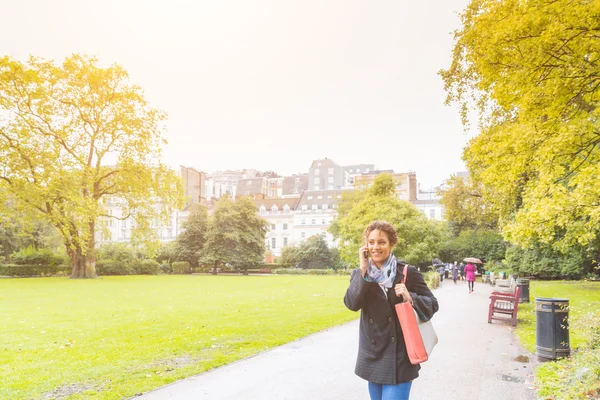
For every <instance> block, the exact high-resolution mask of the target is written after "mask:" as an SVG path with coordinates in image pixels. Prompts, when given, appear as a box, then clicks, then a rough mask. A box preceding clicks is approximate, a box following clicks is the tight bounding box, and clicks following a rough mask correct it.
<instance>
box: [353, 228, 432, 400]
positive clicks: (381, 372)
mask: <svg viewBox="0 0 600 400" xmlns="http://www.w3.org/2000/svg"><path fill="white" fill-rule="evenodd" d="M362 242H363V246H362V247H361V248H360V249H359V254H358V256H359V260H360V261H359V266H360V267H359V268H357V269H355V270H354V271H352V275H351V277H350V286H349V287H348V290H347V291H346V295H345V296H344V304H345V305H346V307H348V309H350V310H352V311H359V310H360V311H361V314H360V326H359V342H358V356H357V360H356V368H355V370H354V372H355V373H356V375H358V376H359V377H361V378H363V379H365V380H367V381H368V388H369V396H370V398H371V400H392V399H393V400H407V399H408V398H409V396H410V389H411V386H412V381H413V380H414V379H415V378H417V377H418V376H419V369H421V367H420V365H419V364H417V365H413V364H411V363H410V361H409V359H408V354H407V351H406V345H405V344H404V336H403V334H402V329H401V328H400V322H399V321H398V315H397V314H396V308H395V305H396V304H398V303H403V302H410V303H411V304H412V305H413V307H414V308H415V309H416V310H417V311H418V313H419V314H422V316H423V317H424V318H425V319H426V320H429V319H431V317H432V316H433V314H434V313H436V312H437V311H438V308H439V305H438V301H437V299H436V298H435V296H434V295H433V293H431V290H429V288H428V287H427V284H426V283H425V280H424V279H423V275H421V273H420V272H419V271H418V270H417V268H415V267H413V266H408V269H407V277H406V284H403V283H401V282H402V279H403V278H404V275H403V272H402V271H403V268H404V264H401V263H399V262H398V261H397V260H396V257H395V256H394V254H392V249H393V248H394V246H395V245H396V243H398V235H397V233H396V230H395V229H394V227H393V226H392V224H390V223H389V222H385V221H374V222H372V223H370V224H369V225H368V226H367V227H366V229H365V230H364V232H363V235H362ZM369 256H370V258H369Z"/></svg>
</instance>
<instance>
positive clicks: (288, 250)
mask: <svg viewBox="0 0 600 400" xmlns="http://www.w3.org/2000/svg"><path fill="white" fill-rule="evenodd" d="M279 263H280V264H282V265H287V266H296V265H299V264H300V248H299V247H296V246H284V247H283V248H282V249H281V257H280V258H279Z"/></svg>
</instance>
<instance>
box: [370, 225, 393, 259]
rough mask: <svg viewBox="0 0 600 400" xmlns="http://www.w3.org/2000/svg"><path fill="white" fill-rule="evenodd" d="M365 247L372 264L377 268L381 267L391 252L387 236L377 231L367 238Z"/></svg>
mask: <svg viewBox="0 0 600 400" xmlns="http://www.w3.org/2000/svg"><path fill="white" fill-rule="evenodd" d="M367 245H368V246H369V253H370V254H371V259H372V260H373V262H374V263H375V264H376V265H377V266H382V265H383V263H384V262H385V260H387V259H388V257H389V256H390V252H391V251H392V247H391V246H390V240H389V239H388V237H387V234H386V233H385V232H383V231H380V230H379V229H375V230H373V231H371V233H369V236H368V237H367Z"/></svg>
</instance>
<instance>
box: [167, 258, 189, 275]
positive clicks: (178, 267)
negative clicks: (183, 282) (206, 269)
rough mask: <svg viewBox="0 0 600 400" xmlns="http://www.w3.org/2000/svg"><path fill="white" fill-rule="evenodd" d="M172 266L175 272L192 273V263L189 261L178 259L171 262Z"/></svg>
mask: <svg viewBox="0 0 600 400" xmlns="http://www.w3.org/2000/svg"><path fill="white" fill-rule="evenodd" d="M171 268H173V273H174V274H190V273H191V272H192V271H191V269H190V263H189V262H187V261H177V262H174V263H173V264H171Z"/></svg>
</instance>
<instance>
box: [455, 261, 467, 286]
mask: <svg viewBox="0 0 600 400" xmlns="http://www.w3.org/2000/svg"><path fill="white" fill-rule="evenodd" d="M454 264H456V261H454ZM458 271H459V272H460V280H461V281H464V280H465V264H463V263H460V265H459V266H458Z"/></svg>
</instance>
